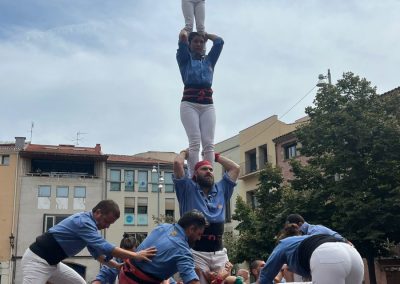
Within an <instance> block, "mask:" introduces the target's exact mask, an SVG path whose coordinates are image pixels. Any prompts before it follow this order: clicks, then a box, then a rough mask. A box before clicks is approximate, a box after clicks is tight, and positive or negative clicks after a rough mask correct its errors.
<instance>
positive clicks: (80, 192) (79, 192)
mask: <svg viewBox="0 0 400 284" xmlns="http://www.w3.org/2000/svg"><path fill="white" fill-rule="evenodd" d="M74 197H75V198H85V197H86V187H84V186H75V191H74Z"/></svg>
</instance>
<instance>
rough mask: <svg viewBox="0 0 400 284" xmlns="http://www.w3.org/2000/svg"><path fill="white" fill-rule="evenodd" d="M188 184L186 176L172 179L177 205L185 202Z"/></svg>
mask: <svg viewBox="0 0 400 284" xmlns="http://www.w3.org/2000/svg"><path fill="white" fill-rule="evenodd" d="M188 183H190V180H189V178H188V177H187V176H184V177H182V178H180V179H176V178H174V185H175V193H176V198H177V199H178V202H179V203H181V202H182V201H183V200H185V196H186V190H187V189H188V188H189V184H188Z"/></svg>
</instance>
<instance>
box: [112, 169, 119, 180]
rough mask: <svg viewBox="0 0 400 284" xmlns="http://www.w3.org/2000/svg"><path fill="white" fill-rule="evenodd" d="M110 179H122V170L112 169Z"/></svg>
mask: <svg viewBox="0 0 400 284" xmlns="http://www.w3.org/2000/svg"><path fill="white" fill-rule="evenodd" d="M110 180H111V181H121V171H120V170H110Z"/></svg>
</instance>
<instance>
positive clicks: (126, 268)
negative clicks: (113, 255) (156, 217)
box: [119, 210, 207, 284]
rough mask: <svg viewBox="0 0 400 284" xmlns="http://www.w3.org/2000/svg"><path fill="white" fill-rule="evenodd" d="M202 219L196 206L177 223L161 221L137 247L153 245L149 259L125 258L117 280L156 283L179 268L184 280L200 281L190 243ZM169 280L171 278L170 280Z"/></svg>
mask: <svg viewBox="0 0 400 284" xmlns="http://www.w3.org/2000/svg"><path fill="white" fill-rule="evenodd" d="M206 223H207V221H206V219H205V217H204V215H203V214H202V213H201V212H200V211H198V210H191V211H189V212H186V213H185V214H184V215H183V216H182V217H181V218H180V219H179V221H178V223H177V224H161V225H159V226H157V227H156V228H155V229H154V230H153V231H152V232H151V233H150V235H149V236H148V237H147V238H146V239H144V241H143V242H142V243H141V244H140V245H139V247H138V250H145V248H152V247H156V249H157V254H156V255H155V256H154V257H153V258H152V260H151V262H142V261H136V260H135V259H129V260H126V261H125V264H124V265H123V267H122V269H121V271H120V273H119V283H120V284H143V283H147V284H157V283H158V284H160V283H161V282H163V281H164V280H166V279H168V278H170V277H172V275H174V274H175V273H177V272H179V275H180V277H181V278H182V280H183V283H185V284H200V282H199V279H198V276H197V274H196V272H195V267H194V262H193V256H192V253H191V251H190V247H192V246H193V245H194V243H195V242H196V241H197V240H199V239H200V237H201V236H202V235H203V232H204V228H205V227H206ZM170 283H171V282H170Z"/></svg>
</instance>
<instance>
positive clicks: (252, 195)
mask: <svg viewBox="0 0 400 284" xmlns="http://www.w3.org/2000/svg"><path fill="white" fill-rule="evenodd" d="M246 199H247V204H249V205H250V206H251V208H253V209H255V208H256V207H258V206H259V203H258V201H257V198H256V191H255V190H252V191H248V192H247V193H246Z"/></svg>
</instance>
